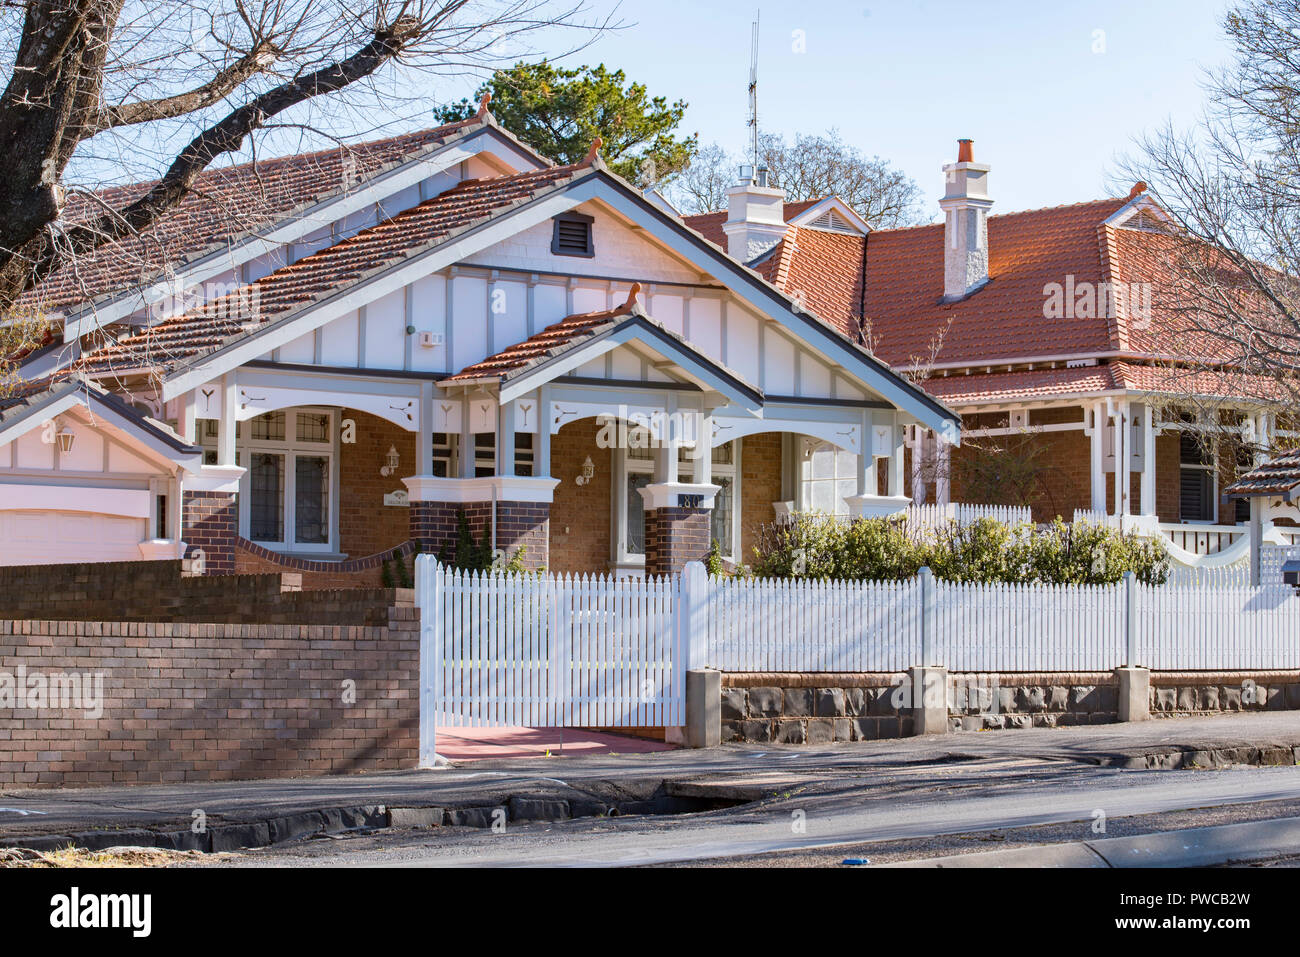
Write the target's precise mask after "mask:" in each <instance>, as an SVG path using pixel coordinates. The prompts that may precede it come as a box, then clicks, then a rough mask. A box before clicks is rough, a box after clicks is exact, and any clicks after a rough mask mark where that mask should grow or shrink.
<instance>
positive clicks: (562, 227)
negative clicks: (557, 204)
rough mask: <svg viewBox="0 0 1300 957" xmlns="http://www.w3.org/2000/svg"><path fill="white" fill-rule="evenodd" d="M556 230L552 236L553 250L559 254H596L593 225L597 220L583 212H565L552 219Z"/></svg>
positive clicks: (588, 255) (587, 255)
mask: <svg viewBox="0 0 1300 957" xmlns="http://www.w3.org/2000/svg"><path fill="white" fill-rule="evenodd" d="M552 222H553V223H554V224H555V232H554V234H553V235H552V237H551V252H552V253H554V254H555V255H557V256H586V257H591V256H594V255H596V250H595V247H594V245H593V243H592V238H591V226H592V223H593V222H595V220H594V219H593V218H592V217H590V216H584V215H582V213H565V214H564V215H562V216H556V217H555V219H553V220H552Z"/></svg>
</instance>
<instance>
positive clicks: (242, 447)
mask: <svg viewBox="0 0 1300 957" xmlns="http://www.w3.org/2000/svg"><path fill="white" fill-rule="evenodd" d="M274 412H283V413H284V434H285V438H284V439H283V440H282V441H280V440H274V441H273V440H267V439H253V438H252V433H253V426H252V422H253V420H252V419H245V420H244V421H243V422H240V423H239V435H238V439H237V444H236V449H235V461H236V463H237V464H239V465H241V466H243V467H244V469H245V471H244V474H243V476H242V477H241V478H240V480H239V534H240V535H241V536H242V537H243V538H246V539H248V540H249V541H251V542H253V543H254V544H257V545H260V546H262V547H263V548H266V549H270V550H271V551H273V552H282V553H284V554H286V555H298V554H302V555H311V556H313V557H322V556H332V555H336V554H338V548H339V493H340V490H341V483H340V472H339V432H338V414H337V410H335V409H327V408H317V407H315V406H301V407H299V406H295V407H293V408H288V409H275V410H273V413H274ZM300 412H302V413H307V414H309V415H324V416H328V418H329V424H328V425H327V426H326V434H327V435H328V436H329V440H328V441H327V442H304V441H299V439H298V438H297V434H298V431H297V430H298V413H300ZM273 413H272V414H273ZM254 452H272V453H276V454H280V455H283V456H284V539H283V540H282V541H279V542H267V541H258V540H257V539H254V538H252V536H251V535H250V534H249V533H250V531H251V530H252V469H251V458H250V456H251V455H252V453H254ZM298 455H308V456H312V457H319V456H326V457H327V458H328V459H329V494H330V514H329V540H328V541H327V542H322V543H315V542H295V541H294V540H293V536H294V533H295V528H296V522H297V514H296V510H297V501H296V499H297V494H296V493H297V489H296V488H295V483H296V481H297V474H296V470H295V468H294V467H293V459H294V457H295V456H298ZM376 468H378V466H376Z"/></svg>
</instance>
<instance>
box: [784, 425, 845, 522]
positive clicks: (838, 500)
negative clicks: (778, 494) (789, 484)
mask: <svg viewBox="0 0 1300 957" xmlns="http://www.w3.org/2000/svg"><path fill="white" fill-rule="evenodd" d="M798 449H799V455H798V461H797V462H796V472H795V508H796V510H797V511H799V512H811V511H813V504H812V503H813V494H812V486H813V485H814V484H816V483H830V484H831V485H833V486H834V487H835V489H836V494H835V496H834V498H835V509H834V511H832V512H831V513H830V514H832V515H848V514H849V503H848V502H846V501H844V498H843V496H841V495H840V494H839V493H838V489H839V484H840V482H846V481H849V480H852V481H853V482H854V491H855V492H856V491H857V469H858V468H859V465H858V461H859V459H860V456H858V455H854V454H853V453H851V452H849V451H847V450H846V449H843V448H841V447H840V446H838V445H836V444H835V443H834V442H827V441H826V440H825V439H818V438H813V437H812V436H808V435H805V436H800V438H799V444H798ZM823 450H830V451H832V452H834V453H835V458H834V462H835V464H834V465H833V466H832V468H831V477H830V478H822V479H818V478H813V477H812V475H811V470H812V457H813V453H814V452H820V451H823ZM841 454H843V455H845V456H848V457H849V458H850V459H851V461H852V464H851V465H849V466H848V470H849V471H848V473H847V474H844V475H841V474H840V455H841Z"/></svg>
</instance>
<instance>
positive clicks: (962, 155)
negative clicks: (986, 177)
mask: <svg viewBox="0 0 1300 957" xmlns="http://www.w3.org/2000/svg"><path fill="white" fill-rule="evenodd" d="M974 142H975V141H974V140H958V141H957V162H958V163H973V162H975V151H974V150H973V149H972V148H971V145H972V144H973V143H974Z"/></svg>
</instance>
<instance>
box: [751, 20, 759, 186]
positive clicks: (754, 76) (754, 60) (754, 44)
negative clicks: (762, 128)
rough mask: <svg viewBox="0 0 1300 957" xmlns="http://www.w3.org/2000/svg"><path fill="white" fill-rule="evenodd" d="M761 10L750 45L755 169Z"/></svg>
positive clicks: (755, 161) (755, 159)
mask: <svg viewBox="0 0 1300 957" xmlns="http://www.w3.org/2000/svg"><path fill="white" fill-rule="evenodd" d="M761 13H762V11H761V10H756V11H754V31H753V36H752V39H751V40H750V45H749V129H750V136H751V149H752V150H753V156H752V157H751V158H752V160H753V163H754V169H755V170H757V169H758V22H759V16H760V14H761Z"/></svg>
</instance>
